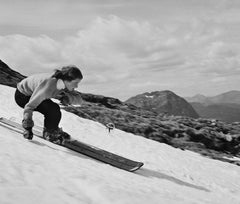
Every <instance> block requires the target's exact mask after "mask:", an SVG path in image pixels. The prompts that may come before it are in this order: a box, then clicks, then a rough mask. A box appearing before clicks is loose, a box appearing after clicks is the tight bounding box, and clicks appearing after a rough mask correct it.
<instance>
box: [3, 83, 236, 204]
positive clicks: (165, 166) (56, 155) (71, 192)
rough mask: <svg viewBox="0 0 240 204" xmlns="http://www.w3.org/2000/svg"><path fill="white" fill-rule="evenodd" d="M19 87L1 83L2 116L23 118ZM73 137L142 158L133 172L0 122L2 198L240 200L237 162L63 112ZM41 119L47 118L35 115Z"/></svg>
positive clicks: (123, 202)
mask: <svg viewBox="0 0 240 204" xmlns="http://www.w3.org/2000/svg"><path fill="white" fill-rule="evenodd" d="M14 91H15V90H14V89H13V88H10V87H7V86H3V85H0V107H1V108H0V117H1V116H3V117H7V118H11V119H13V120H15V121H17V122H20V121H21V118H22V109H21V108H19V107H18V106H17V105H16V104H15V102H14V99H13V98H14ZM62 113H63V116H62V121H61V126H62V127H63V129H64V130H65V131H67V132H69V133H70V134H71V135H72V136H73V137H74V138H76V139H78V140H81V141H83V142H86V143H89V144H92V145H95V146H98V147H100V148H104V149H106V150H108V151H112V152H114V153H117V154H120V155H122V156H126V157H128V158H130V159H134V160H139V161H142V162H144V163H145V165H144V166H143V168H142V169H140V170H139V171H137V172H135V173H130V172H127V171H124V170H120V169H117V168H114V167H112V166H110V165H107V164H104V163H101V162H98V161H96V160H93V159H91V158H88V157H86V156H83V155H80V154H77V153H74V152H72V151H70V150H68V149H66V148H63V147H60V146H57V145H54V144H51V143H49V142H47V141H44V140H41V139H39V138H36V137H34V139H33V140H32V141H27V140H25V139H23V137H22V136H21V135H20V134H18V133H15V132H13V131H11V130H9V129H6V128H4V127H1V126H0V164H1V165H0V203H1V204H15V203H17V204H32V203H38V204H53V203H58V204H66V203H69V204H75V203H76V204H82V203H83V204H145V203H149V204H159V203H164V204H165V203H167V204H175V203H177V204H180V203H182V204H190V203H191V204H192V203H194V204H198V203H202V204H208V203H209V204H221V203H222V204H226V203H231V204H239V203H240V168H239V167H238V166H235V165H232V164H229V163H224V162H221V161H217V160H212V159H208V158H205V157H202V156H200V155H198V154H196V153H193V152H190V151H182V150H180V149H175V148H173V147H171V146H168V145H165V144H161V143H158V142H155V141H151V140H147V139H145V138H143V137H139V136H136V135H133V134H130V133H126V132H123V131H120V130H117V129H115V130H114V131H112V132H111V133H110V134H109V133H108V132H107V129H106V128H105V127H104V126H103V125H101V124H99V123H96V122H93V121H90V120H86V119H82V118H79V117H77V116H75V115H73V114H71V113H68V112H65V111H62ZM34 121H35V124H36V125H42V122H43V117H42V115H40V114H38V113H34Z"/></svg>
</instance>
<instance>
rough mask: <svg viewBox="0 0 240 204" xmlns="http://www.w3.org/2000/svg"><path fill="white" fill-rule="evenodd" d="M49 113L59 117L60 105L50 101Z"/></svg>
mask: <svg viewBox="0 0 240 204" xmlns="http://www.w3.org/2000/svg"><path fill="white" fill-rule="evenodd" d="M49 114H51V115H54V116H60V117H61V110H60V106H59V105H58V104H56V103H52V104H51V106H50V107H49Z"/></svg>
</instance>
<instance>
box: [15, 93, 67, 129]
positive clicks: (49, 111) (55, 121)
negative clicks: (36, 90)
mask: <svg viewBox="0 0 240 204" xmlns="http://www.w3.org/2000/svg"><path fill="white" fill-rule="evenodd" d="M30 98H31V96H26V95H24V94H23V93H21V92H20V91H19V90H18V89H16V91H15V101H16V103H17V105H19V106H20V107H21V108H24V107H25V105H26V104H27V103H28V102H29V100H30ZM34 111H37V112H39V113H41V114H43V115H44V128H46V129H47V130H57V129H58V125H59V123H60V120H61V117H62V113H61V111H60V106H59V105H58V104H57V103H54V102H53V101H52V100H51V99H46V100H44V101H42V102H41V103H40V104H39V105H38V106H37V107H36V108H35V109H34Z"/></svg>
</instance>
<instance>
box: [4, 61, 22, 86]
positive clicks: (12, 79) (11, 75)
mask: <svg viewBox="0 0 240 204" xmlns="http://www.w3.org/2000/svg"><path fill="white" fill-rule="evenodd" d="M25 77H26V76H24V75H22V74H20V73H19V72H16V71H14V70H12V69H11V68H9V66H8V65H7V64H5V63H4V62H3V61H2V60H0V84H3V85H8V86H11V87H16V85H17V83H18V82H19V81H21V80H22V79H24V78H25Z"/></svg>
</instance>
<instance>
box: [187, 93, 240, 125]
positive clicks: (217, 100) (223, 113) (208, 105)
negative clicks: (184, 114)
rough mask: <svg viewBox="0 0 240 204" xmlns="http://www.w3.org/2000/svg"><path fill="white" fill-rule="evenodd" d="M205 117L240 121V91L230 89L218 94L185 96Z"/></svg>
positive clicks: (230, 121)
mask: <svg viewBox="0 0 240 204" xmlns="http://www.w3.org/2000/svg"><path fill="white" fill-rule="evenodd" d="M185 99H186V100H187V101H188V102H189V103H190V104H191V105H192V107H193V108H194V109H195V110H196V111H197V113H198V114H199V115H200V116H201V117H203V118H214V119H218V120H222V121H225V122H229V123H232V122H236V121H240V91H236V90H233V91H229V92H226V93H223V94H219V95H216V96H211V97H207V96H204V95H199V94H198V95H195V96H193V97H186V98H185Z"/></svg>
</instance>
